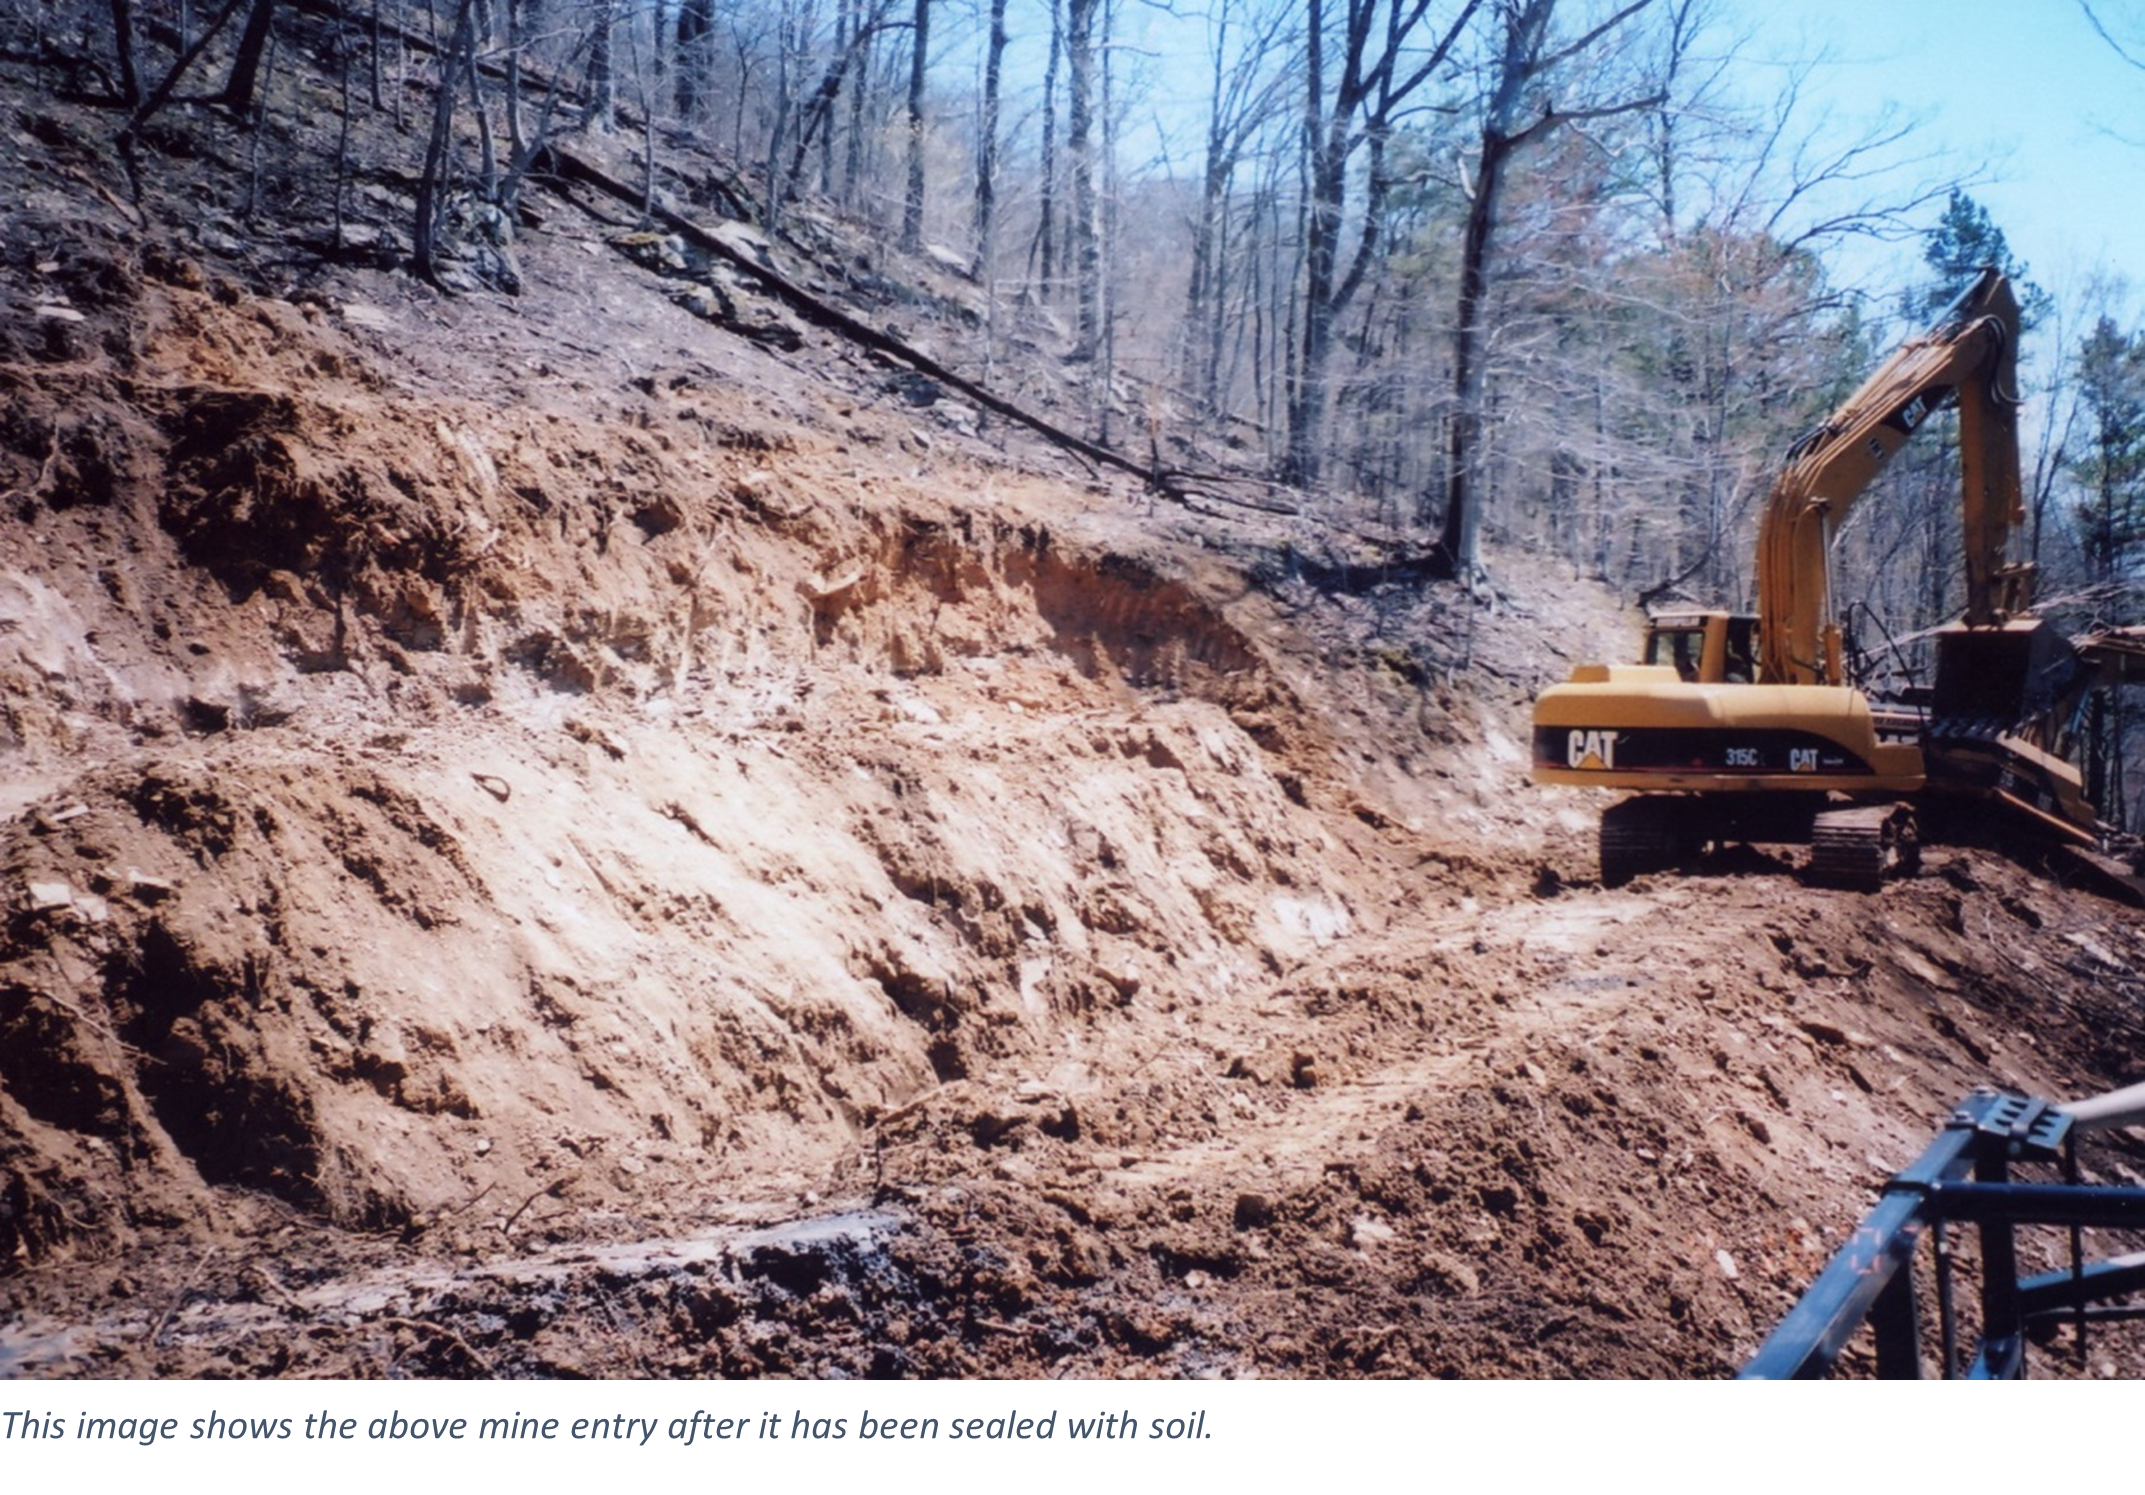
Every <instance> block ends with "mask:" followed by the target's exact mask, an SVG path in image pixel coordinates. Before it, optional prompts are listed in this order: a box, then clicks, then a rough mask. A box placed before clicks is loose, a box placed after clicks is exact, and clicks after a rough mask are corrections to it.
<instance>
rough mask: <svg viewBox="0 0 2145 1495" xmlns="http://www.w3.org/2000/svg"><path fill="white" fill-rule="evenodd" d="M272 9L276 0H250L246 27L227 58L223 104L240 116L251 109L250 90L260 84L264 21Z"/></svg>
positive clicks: (265, 46)
mask: <svg viewBox="0 0 2145 1495" xmlns="http://www.w3.org/2000/svg"><path fill="white" fill-rule="evenodd" d="M275 11H276V0H253V9H252V10H251V11H249V12H247V14H246V29H245V30H244V31H242V32H240V33H239V38H238V55H237V56H236V57H234V58H232V60H231V75H230V78H229V80H228V81H227V82H225V84H224V86H223V104H224V106H225V107H226V108H228V109H229V110H230V111H231V112H232V113H233V114H235V115H237V116H238V117H239V118H240V119H245V118H247V117H249V116H250V115H251V114H252V113H253V94H254V90H255V89H257V88H258V87H259V86H260V81H261V59H262V57H263V56H265V55H266V54H267V51H268V25H269V22H271V21H272V20H274V19H275Z"/></svg>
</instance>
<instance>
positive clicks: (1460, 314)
mask: <svg viewBox="0 0 2145 1495" xmlns="http://www.w3.org/2000/svg"><path fill="white" fill-rule="evenodd" d="M1513 148H1514V142H1513V141H1512V139H1511V138H1510V137H1508V136H1506V135H1504V134H1503V133H1501V132H1498V131H1495V130H1484V131H1483V135H1482V164H1481V166H1480V168H1479V169H1478V170H1477V173H1476V178H1475V195H1474V200H1473V201H1472V202H1470V203H1469V204H1468V208H1467V232H1466V235H1465V237H1464V238H1463V239H1462V241H1461V248H1460V298H1459V304H1458V307H1457V308H1456V310H1455V313H1454V316H1453V329H1452V392H1453V411H1452V423H1451V448H1450V450H1449V452H1448V453H1447V460H1448V461H1449V462H1450V463H1451V467H1450V469H1449V471H1448V472H1447V473H1446V476H1445V481H1446V496H1445V524H1444V533H1443V535H1442V537H1441V539H1440V545H1441V547H1442V548H1443V550H1444V552H1445V556H1446V559H1447V560H1448V561H1450V562H1451V564H1452V567H1453V572H1454V574H1455V575H1461V576H1464V575H1468V574H1470V573H1471V572H1472V570H1473V568H1474V564H1475V549H1476V545H1477V543H1478V538H1479V535H1480V532H1481V516H1480V513H1479V509H1480V505H1479V504H1477V503H1476V502H1475V499H1476V494H1475V478H1476V476H1477V473H1476V464H1477V462H1478V459H1479V453H1480V450H1481V446H1482V409H1483V401H1484V396H1485V394H1486V392H1487V390H1488V386H1489V378H1488V360H1487V359H1485V358H1484V357H1483V350H1482V310H1483V303H1484V302H1485V301H1486V300H1487V299H1488V295H1489V259H1490V241H1491V237H1492V235H1493V234H1494V233H1495V231H1496V225H1497V208H1498V204H1499V200H1500V199H1501V198H1502V197H1503V195H1504V167H1505V161H1506V159H1507V158H1508V157H1510V155H1511V153H1512V150H1513Z"/></svg>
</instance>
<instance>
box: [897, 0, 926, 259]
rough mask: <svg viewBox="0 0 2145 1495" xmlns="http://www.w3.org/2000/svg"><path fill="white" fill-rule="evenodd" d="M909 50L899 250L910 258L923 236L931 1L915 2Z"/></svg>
mask: <svg viewBox="0 0 2145 1495" xmlns="http://www.w3.org/2000/svg"><path fill="white" fill-rule="evenodd" d="M911 27H912V30H913V31H914V33H915V34H914V35H913V36H912V37H911V38H910V43H911V44H910V47H909V105H908V166H909V180H908V191H907V192H906V194H904V196H903V198H902V209H901V247H902V248H904V249H906V250H908V251H909V252H910V253H911V254H914V253H915V252H916V251H917V250H919V249H921V248H922V247H923V233H924V84H925V82H926V80H927V73H928V70H929V67H930V52H931V0H916V12H915V19H914V21H913V22H912V23H911Z"/></svg>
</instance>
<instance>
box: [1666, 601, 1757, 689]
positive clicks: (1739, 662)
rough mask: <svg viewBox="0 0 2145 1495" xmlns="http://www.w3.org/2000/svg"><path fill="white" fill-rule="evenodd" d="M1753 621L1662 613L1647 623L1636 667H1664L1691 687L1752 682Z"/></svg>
mask: <svg viewBox="0 0 2145 1495" xmlns="http://www.w3.org/2000/svg"><path fill="white" fill-rule="evenodd" d="M1757 658H1758V620H1757V618H1756V617H1755V616H1754V615H1752V614H1749V613H1724V612H1697V613H1662V614H1660V615H1658V616H1656V617H1654V618H1651V619H1649V620H1648V621H1647V624H1646V650H1645V653H1643V654H1642V655H1640V657H1639V662H1640V663H1641V664H1651V665H1667V666H1669V667H1671V668H1672V669H1674V670H1675V672H1676V674H1677V676H1678V677H1679V678H1680V679H1682V680H1684V681H1687V682H1688V683H1690V684H1692V685H1719V684H1723V683H1728V684H1734V685H1748V684H1750V683H1751V682H1752V681H1753V680H1755V679H1756V678H1757V676H1756V669H1757Z"/></svg>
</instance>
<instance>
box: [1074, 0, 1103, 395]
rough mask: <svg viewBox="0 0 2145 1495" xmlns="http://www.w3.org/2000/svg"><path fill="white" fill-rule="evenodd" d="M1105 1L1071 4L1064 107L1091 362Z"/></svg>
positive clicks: (1083, 347)
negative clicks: (1098, 75) (1098, 72)
mask: <svg viewBox="0 0 2145 1495" xmlns="http://www.w3.org/2000/svg"><path fill="white" fill-rule="evenodd" d="M1100 3H1101V0H1066V6H1065V57H1066V72H1067V75H1068V81H1069V82H1070V85H1071V87H1070V90H1069V97H1068V98H1067V100H1066V106H1065V157H1066V161H1067V163H1068V168H1069V170H1068V175H1069V176H1070V178H1071V188H1072V232H1071V235H1070V238H1071V243H1070V244H1069V245H1068V246H1067V248H1068V252H1069V256H1070V258H1071V260H1072V266H1073V282H1074V288H1075V291H1076V293H1077V295H1078V297H1079V331H1078V338H1077V341H1078V347H1077V349H1076V350H1075V356H1076V357H1078V358H1081V359H1085V360H1092V359H1093V358H1094V357H1095V355H1096V354H1097V353H1098V352H1099V351H1100V346H1101V341H1102V284H1101V281H1102V262H1101V251H1100V247H1099V246H1098V245H1097V244H1096V242H1095V141H1094V127H1095V7H1096V6H1097V5H1098V4H1100Z"/></svg>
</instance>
